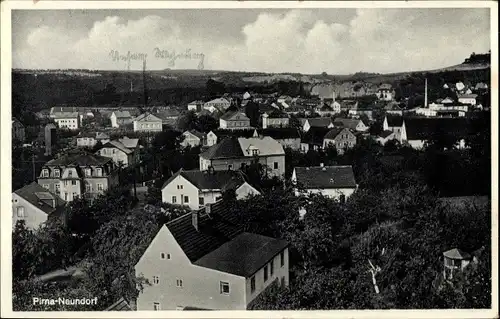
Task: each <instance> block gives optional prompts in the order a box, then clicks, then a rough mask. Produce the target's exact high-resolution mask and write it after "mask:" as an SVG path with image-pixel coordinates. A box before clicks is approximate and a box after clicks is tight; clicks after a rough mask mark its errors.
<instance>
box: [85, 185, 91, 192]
mask: <svg viewBox="0 0 500 319" xmlns="http://www.w3.org/2000/svg"><path fill="white" fill-rule="evenodd" d="M91 191H92V185H90V184H89V183H85V192H89V193H90V192H91Z"/></svg>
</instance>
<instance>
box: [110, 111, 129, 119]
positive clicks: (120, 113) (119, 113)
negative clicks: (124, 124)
mask: <svg viewBox="0 0 500 319" xmlns="http://www.w3.org/2000/svg"><path fill="white" fill-rule="evenodd" d="M111 114H115V116H116V117H117V118H131V117H132V115H130V112H129V111H114V112H113V113H111Z"/></svg>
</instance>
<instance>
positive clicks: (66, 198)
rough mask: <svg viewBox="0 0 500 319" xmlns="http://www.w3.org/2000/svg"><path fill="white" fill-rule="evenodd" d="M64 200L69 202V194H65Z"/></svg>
mask: <svg viewBox="0 0 500 319" xmlns="http://www.w3.org/2000/svg"><path fill="white" fill-rule="evenodd" d="M64 200H65V201H68V193H64Z"/></svg>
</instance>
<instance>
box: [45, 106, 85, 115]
mask: <svg viewBox="0 0 500 319" xmlns="http://www.w3.org/2000/svg"><path fill="white" fill-rule="evenodd" d="M75 112H76V113H78V108H77V107H75V106H54V107H52V108H51V109H50V114H54V113H75Z"/></svg>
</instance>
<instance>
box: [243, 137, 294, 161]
mask: <svg viewBox="0 0 500 319" xmlns="http://www.w3.org/2000/svg"><path fill="white" fill-rule="evenodd" d="M238 142H239V144H240V146H241V150H242V151H243V154H244V155H245V156H252V152H251V151H249V150H250V149H251V148H252V147H255V148H257V149H259V156H263V155H284V154H285V151H284V150H283V146H282V145H281V144H280V143H279V142H278V141H276V140H275V139H273V138H271V137H269V136H264V137H250V138H243V137H240V138H238Z"/></svg>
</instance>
